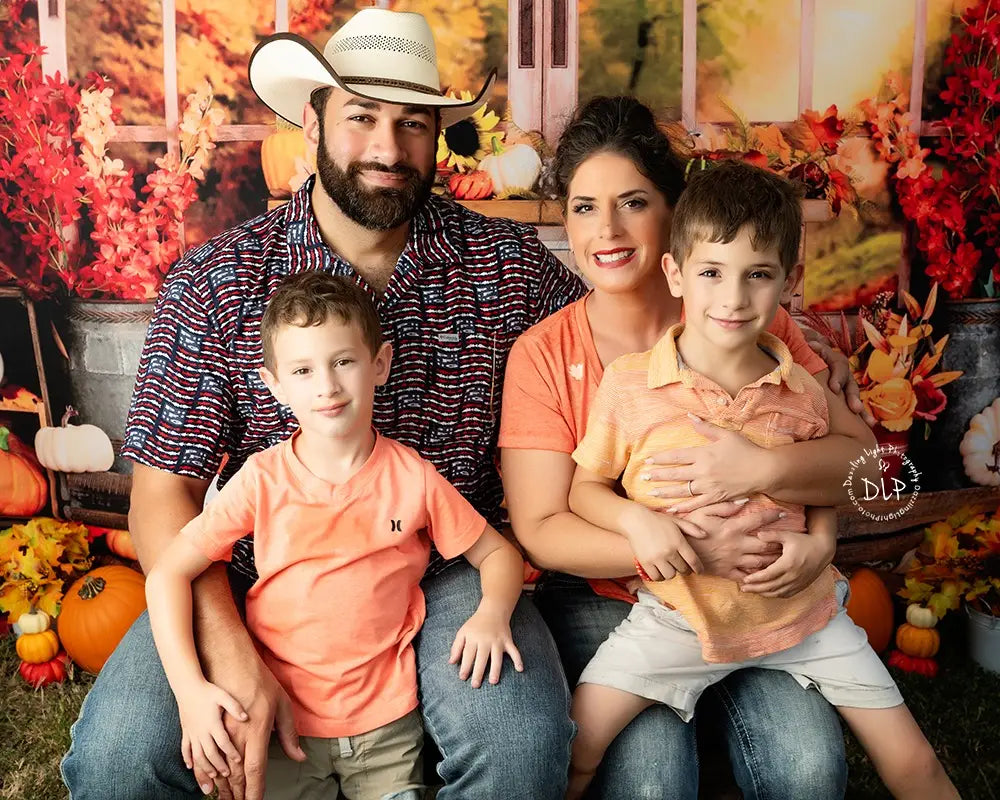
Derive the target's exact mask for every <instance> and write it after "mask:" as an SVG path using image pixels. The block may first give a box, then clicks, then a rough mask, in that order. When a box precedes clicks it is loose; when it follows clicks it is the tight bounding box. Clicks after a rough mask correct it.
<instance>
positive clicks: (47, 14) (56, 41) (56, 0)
mask: <svg viewBox="0 0 1000 800" xmlns="http://www.w3.org/2000/svg"><path fill="white" fill-rule="evenodd" d="M38 40H39V43H40V44H41V45H42V47H44V48H45V49H46V51H47V52H46V53H45V55H43V56H42V72H43V73H45V74H46V75H48V76H50V77H51V76H53V75H55V74H56V73H57V72H58V73H60V74H61V75H62V76H63V78H68V77H69V68H68V66H67V59H66V0H39V2H38Z"/></svg>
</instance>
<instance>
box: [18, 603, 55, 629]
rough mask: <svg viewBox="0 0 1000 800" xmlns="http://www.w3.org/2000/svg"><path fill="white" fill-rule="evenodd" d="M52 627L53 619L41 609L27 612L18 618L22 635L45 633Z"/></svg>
mask: <svg viewBox="0 0 1000 800" xmlns="http://www.w3.org/2000/svg"><path fill="white" fill-rule="evenodd" d="M51 625H52V618H51V617H50V616H49V615H48V614H46V613H45V612H44V611H42V610H41V609H39V608H33V609H32V610H31V611H26V612H25V613H23V614H22V615H21V616H19V617H18V618H17V627H18V630H20V631H21V633H29V634H30V633H43V632H44V631H47V630H48V629H49V627H50V626H51Z"/></svg>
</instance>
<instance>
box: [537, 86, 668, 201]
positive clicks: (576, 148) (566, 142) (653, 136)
mask: <svg viewBox="0 0 1000 800" xmlns="http://www.w3.org/2000/svg"><path fill="white" fill-rule="evenodd" d="M597 153H617V154H618V155H621V156H625V157H626V158H628V159H629V160H630V161H631V162H632V163H633V164H635V167H636V169H637V170H639V172H641V173H642V174H643V175H645V176H646V177H647V178H649V180H650V181H652V182H653V184H654V185H655V186H656V188H657V189H659V190H660V191H661V192H662V193H663V196H664V197H665V198H666V200H667V204H668V205H669V206H671V207H672V206H673V205H674V204H675V203H676V202H677V200H678V198H679V197H680V196H681V192H682V191H683V190H684V163H683V161H682V160H681V159H680V158H679V157H678V156H677V154H676V153H675V152H674V151H673V148H672V147H671V146H670V139H669V138H667V135H666V134H665V133H664V132H663V131H662V130H661V129H660V127H659V126H658V125H657V122H656V118H655V117H654V116H653V112H652V111H650V110H649V108H647V107H646V106H644V105H643V104H642V103H640V102H639V101H638V100H636V99H635V98H634V97H626V96H618V97H595V98H594V99H593V100H590V101H588V102H587V103H586V104H584V105H582V106H579V107H578V108H577V110H576V111H575V112H574V114H573V118H572V119H571V120H570V122H569V125H567V126H566V129H565V130H564V131H563V132H562V135H561V136H560V137H559V143H558V145H557V146H556V155H555V158H554V159H553V162H552V166H551V171H550V174H549V178H548V183H549V186H548V188H549V190H550V191H551V192H552V193H553V194H555V195H556V196H557V197H558V198H559V199H560V200H561V201H562V203H563V205H564V206H565V204H566V195H567V192H568V191H569V183H570V181H571V180H572V178H573V174H574V173H575V172H576V170H577V167H579V166H580V164H582V163H583V162H584V161H586V160H587V159H588V158H590V157H591V156H593V155H596V154H597Z"/></svg>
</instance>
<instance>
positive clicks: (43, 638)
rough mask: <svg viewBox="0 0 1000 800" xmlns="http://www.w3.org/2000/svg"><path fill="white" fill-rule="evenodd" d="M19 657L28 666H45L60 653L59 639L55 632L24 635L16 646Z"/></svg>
mask: <svg viewBox="0 0 1000 800" xmlns="http://www.w3.org/2000/svg"><path fill="white" fill-rule="evenodd" d="M14 647H15V649H16V650H17V655H18V656H19V657H20V659H21V660H22V661H24V662H25V663H27V664H44V663H45V662H46V661H51V660H52V659H53V658H55V657H56V654H57V653H58V652H59V637H58V636H56V632H55V631H53V630H47V631H42V632H41V633H22V634H21V635H20V636H18V637H17V642H16V644H15V645H14Z"/></svg>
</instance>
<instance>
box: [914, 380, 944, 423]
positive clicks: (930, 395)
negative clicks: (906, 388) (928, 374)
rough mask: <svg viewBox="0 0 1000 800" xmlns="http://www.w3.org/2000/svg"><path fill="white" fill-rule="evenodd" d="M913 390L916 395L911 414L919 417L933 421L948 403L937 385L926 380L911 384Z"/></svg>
mask: <svg viewBox="0 0 1000 800" xmlns="http://www.w3.org/2000/svg"><path fill="white" fill-rule="evenodd" d="M913 391H914V392H916V395H917V407H916V409H914V411H913V414H914V416H916V417H919V418H920V419H925V420H927V421H929V422H933V421H934V420H936V419H937V415H938V414H940V413H941V412H942V411H944V407H945V406H946V405H947V403H948V398H947V397H946V396H945V393H944V392H942V391H941V390H940V389H939V388H938V387H937V386H935V385H934V384H933V383H931V382H930V381H928V380H922V381H918V382H917V383H915V384H913Z"/></svg>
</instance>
